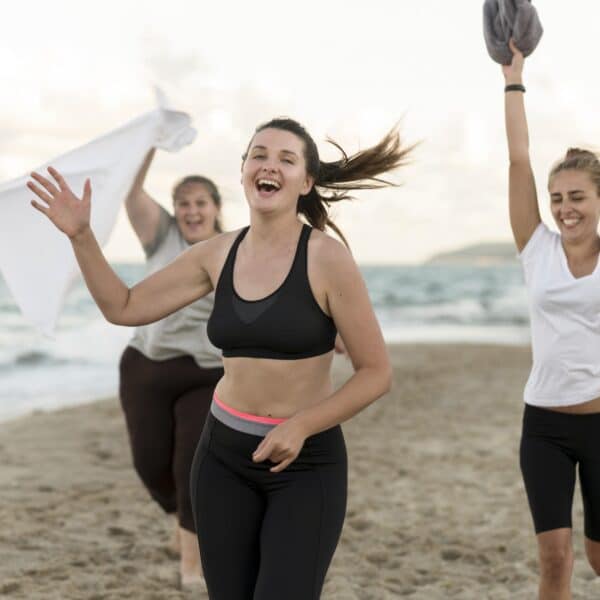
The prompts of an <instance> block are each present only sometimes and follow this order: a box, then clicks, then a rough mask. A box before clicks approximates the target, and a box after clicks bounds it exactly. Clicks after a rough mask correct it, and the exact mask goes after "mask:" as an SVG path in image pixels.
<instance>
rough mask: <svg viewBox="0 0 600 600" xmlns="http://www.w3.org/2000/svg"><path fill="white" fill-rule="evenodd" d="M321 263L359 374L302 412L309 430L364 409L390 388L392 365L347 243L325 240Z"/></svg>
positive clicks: (334, 310)
mask: <svg viewBox="0 0 600 600" xmlns="http://www.w3.org/2000/svg"><path fill="white" fill-rule="evenodd" d="M323 241H324V242H325V243H324V244H323V247H322V250H321V252H320V253H319V263H320V264H321V265H322V268H323V269H327V274H328V275H327V276H328V279H329V282H330V285H329V289H328V291H327V301H328V305H329V310H330V312H331V316H332V318H333V320H334V321H335V324H336V327H337V329H338V331H339V333H340V336H341V337H342V338H343V340H344V343H345V346H346V352H347V354H348V356H349V357H350V360H351V361H352V365H353V367H354V370H355V373H354V375H352V377H351V378H350V379H349V380H348V381H347V382H346V383H345V384H344V385H343V386H342V387H341V388H339V389H338V390H337V391H336V392H335V393H333V394H332V395H331V396H329V397H328V398H327V399H326V400H324V401H323V402H320V403H319V404H317V405H315V406H313V407H311V408H308V409H305V410H304V411H302V414H299V415H298V416H299V417H300V418H301V419H302V420H303V422H304V423H305V426H306V427H307V430H308V431H309V435H312V434H314V433H318V432H319V431H324V430H325V429H329V428H330V427H333V426H334V425H337V424H339V423H342V422H343V421H346V420H347V419H349V418H351V417H352V416H354V415H355V414H356V413H358V412H360V411H361V410H362V409H364V408H365V407H366V406H368V405H369V404H370V403H371V402H374V401H375V400H377V398H379V397H380V396H382V395H383V394H385V393H386V392H388V391H389V389H390V386H391V381H392V369H391V365H390V361H389V356H388V353H387V349H386V347H385V342H384V341H383V336H382V334H381V329H380V328H379V323H378V322H377V318H376V317H375V313H374V312H373V307H372V306H371V301H370V299H369V295H368V292H367V288H366V285H365V283H364V280H363V278H362V275H361V273H360V271H359V270H358V266H357V265H356V263H355V262H354V259H353V258H352V256H351V254H350V252H349V251H348V250H347V248H346V247H344V246H342V245H341V244H340V243H338V242H336V241H335V240H332V239H326V240H323Z"/></svg>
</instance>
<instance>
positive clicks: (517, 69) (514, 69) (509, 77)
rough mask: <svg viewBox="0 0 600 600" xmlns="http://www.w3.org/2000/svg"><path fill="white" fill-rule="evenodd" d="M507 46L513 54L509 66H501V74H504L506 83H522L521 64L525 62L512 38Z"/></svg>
mask: <svg viewBox="0 0 600 600" xmlns="http://www.w3.org/2000/svg"><path fill="white" fill-rule="evenodd" d="M508 46H509V48H510V49H511V52H512V53H513V57H512V62H511V63H510V65H503V66H502V73H504V78H505V79H506V83H523V81H522V80H523V64H524V62H525V57H524V56H523V54H522V53H521V51H520V50H519V49H518V48H517V47H516V45H515V41H514V40H513V39H512V38H510V40H509V41H508Z"/></svg>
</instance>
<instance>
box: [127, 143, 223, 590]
mask: <svg viewBox="0 0 600 600" xmlns="http://www.w3.org/2000/svg"><path fill="white" fill-rule="evenodd" d="M153 156H154V150H152V151H151V152H150V153H149V154H148V156H147V157H146V159H145V160H144V163H143V164H142V166H141V167H140V170H139V172H138V174H137V176H136V179H135V181H134V183H133V186H132V188H131V190H130V192H129V194H128V196H127V199H126V202H125V206H126V208H127V214H128V216H129V220H130V222H131V225H132V227H133V229H134V231H135V232H136V234H137V236H138V239H139V241H140V243H141V244H142V246H143V248H144V252H145V254H146V259H147V270H148V272H149V273H155V272H156V271H158V270H159V269H162V268H163V267H165V266H166V265H167V264H168V263H169V262H171V261H172V260H173V259H174V258H176V257H177V256H178V255H179V254H181V253H182V252H184V251H185V250H187V248H189V247H190V246H191V245H192V244H194V243H196V242H200V241H202V240H206V239H209V238H211V237H214V236H215V235H218V234H219V233H221V232H222V228H221V224H220V222H219V215H220V209H221V196H220V194H219V190H218V189H217V186H216V185H215V184H214V183H213V182H212V181H211V180H210V179H208V178H207V177H203V176H200V175H188V176H187V177H184V178H183V179H182V180H180V181H179V182H178V183H177V184H176V185H175V186H174V188H173V212H174V215H173V216H170V215H169V214H168V213H167V211H166V210H165V209H164V208H162V206H161V205H160V204H158V203H157V202H156V201H155V200H154V199H153V198H152V197H151V196H150V195H149V194H148V192H146V190H145V189H144V187H143V184H144V180H145V177H146V174H147V172H148V169H149V168H150V164H151V162H152V159H153ZM212 307H213V295H212V294H209V295H207V296H205V297H204V298H200V299H198V300H196V301H195V302H193V303H191V304H189V305H188V306H186V307H184V308H182V309H181V310H179V311H177V312H175V313H173V314H172V315H169V316H168V317H166V318H164V319H161V320H160V321H157V322H155V323H150V324H148V325H145V326H143V327H139V328H137V329H136V331H135V333H134V335H133V337H132V339H131V341H130V342H129V344H128V346H127V348H126V349H125V351H124V352H123V355H122V357H121V361H120V365H119V374H120V382H119V395H120V398H121V404H122V406H123V412H124V413H125V418H126V422H127V430H128V432H129V441H130V446H131V452H132V455H133V463H134V466H135V469H136V471H137V473H138V475H139V477H140V479H141V480H142V482H143V483H144V485H145V486H146V488H147V490H148V492H149V493H150V495H151V496H152V498H153V499H154V500H155V501H156V502H157V503H158V504H159V506H160V507H161V508H162V509H163V510H164V511H165V512H166V513H175V514H176V515H177V531H176V538H175V539H176V541H177V542H178V543H177V546H178V549H179V551H180V575H181V583H182V584H183V585H189V584H191V583H193V582H194V581H197V580H198V578H199V577H200V571H201V569H200V554H199V551H198V543H197V541H196V528H195V525H194V519H193V514H192V507H191V501H190V495H189V488H190V481H189V473H190V467H191V464H192V458H193V456H194V450H195V449H196V446H197V444H198V440H199V439H200V434H201V432H202V427H203V426H204V421H205V420H206V415H207V414H208V408H209V405H210V402H211V398H212V394H213V390H214V386H215V384H216V383H217V381H218V380H219V379H220V378H221V376H222V375H223V368H222V360H221V353H220V352H219V350H217V348H215V347H214V346H213V345H212V344H211V343H210V341H209V340H208V337H207V335H206V327H207V320H208V317H209V315H210V313H211V311H212Z"/></svg>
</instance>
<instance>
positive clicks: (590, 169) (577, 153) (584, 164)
mask: <svg viewBox="0 0 600 600" xmlns="http://www.w3.org/2000/svg"><path fill="white" fill-rule="evenodd" d="M567 170H570V171H585V172H586V173H588V174H589V176H590V177H591V179H592V182H593V183H594V185H595V186H596V193H597V194H598V195H599V196H600V160H598V156H597V155H596V154H595V153H594V152H592V151H590V150H583V149H582V148H569V149H568V150H567V153H566V154H565V156H564V158H561V159H560V160H559V161H558V162H556V163H555V164H554V166H553V167H552V169H550V175H549V176H548V183H550V181H551V180H552V178H553V177H554V176H555V175H556V174H557V173H560V171H567Z"/></svg>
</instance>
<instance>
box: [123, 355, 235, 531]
mask: <svg viewBox="0 0 600 600" xmlns="http://www.w3.org/2000/svg"><path fill="white" fill-rule="evenodd" d="M119 371H120V386H119V388H120V396H121V405H122V406H123V411H124V413H125V420H126V422H127V430H128V432H129V441H130V444H131V451H132V454H133V464H134V466H135V470H136V471H137V473H138V475H139V476H140V478H141V480H142V482H143V483H144V485H145V486H146V488H147V489H148V491H149V492H150V495H151V496H152V498H154V500H156V502H158V504H159V505H160V506H161V507H162V509H163V510H164V511H165V512H167V513H175V512H176V513H177V515H178V518H179V523H180V525H181V527H183V528H184V529H187V530H188V531H192V532H193V531H195V527H194V519H193V515H192V507H191V503H190V495H189V489H190V486H189V480H190V468H191V465H192V459H193V456H194V451H195V449H196V446H197V444H198V440H199V439H200V434H201V433H202V428H203V426H204V421H205V420H206V415H207V414H208V409H209V406H210V402H211V398H212V395H213V392H214V388H215V385H216V384H217V382H218V381H219V379H220V378H221V377H222V376H223V369H221V368H217V369H203V368H201V367H199V366H198V364H197V363H196V362H195V361H194V359H193V358H192V357H191V356H181V357H177V358H172V359H169V360H164V361H154V360H150V359H149V358H146V357H145V356H144V355H143V354H142V353H141V352H139V351H138V350H136V349H135V348H132V347H131V346H128V347H127V348H126V349H125V352H123V356H122V357H121V363H120V365H119Z"/></svg>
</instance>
